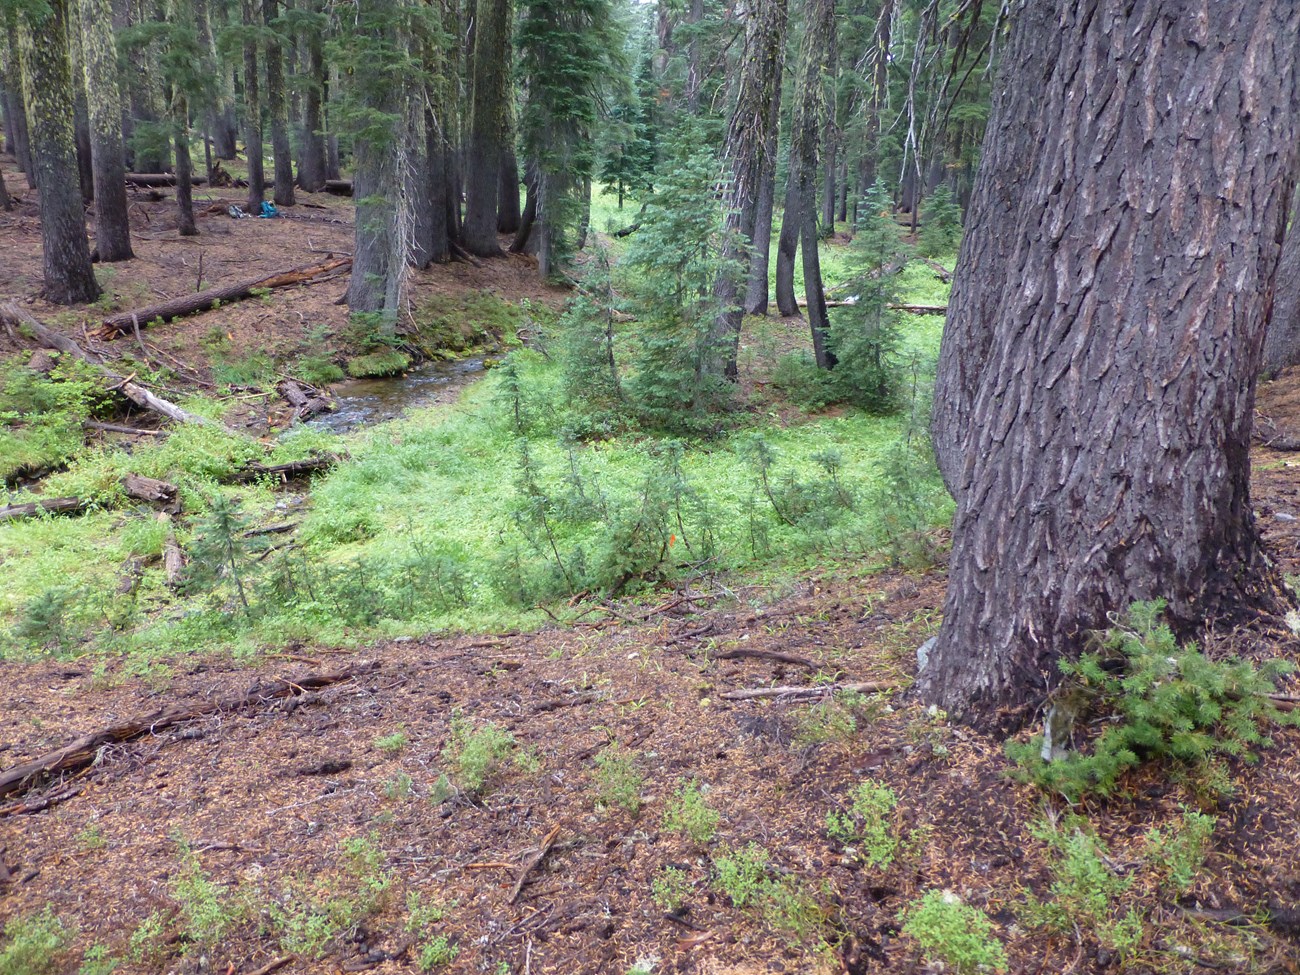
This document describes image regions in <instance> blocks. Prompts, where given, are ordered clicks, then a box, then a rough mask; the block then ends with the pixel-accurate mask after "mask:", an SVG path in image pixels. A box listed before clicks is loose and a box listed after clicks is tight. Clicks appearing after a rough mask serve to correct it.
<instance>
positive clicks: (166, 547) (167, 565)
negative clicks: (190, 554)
mask: <svg viewBox="0 0 1300 975" xmlns="http://www.w3.org/2000/svg"><path fill="white" fill-rule="evenodd" d="M158 520H159V521H161V522H163V523H164V524H165V525H166V526H167V538H166V539H165V540H164V541H163V575H164V578H165V579H166V580H167V586H168V587H169V588H171V589H175V588H176V587H177V586H179V585H180V584H181V577H182V575H183V574H184V572H185V553H184V552H183V551H182V550H181V546H180V543H179V542H177V541H176V531H175V529H174V527H173V525H172V516H171V513H170V512H166V511H162V512H159V514H158Z"/></svg>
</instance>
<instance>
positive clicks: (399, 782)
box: [384, 772, 415, 800]
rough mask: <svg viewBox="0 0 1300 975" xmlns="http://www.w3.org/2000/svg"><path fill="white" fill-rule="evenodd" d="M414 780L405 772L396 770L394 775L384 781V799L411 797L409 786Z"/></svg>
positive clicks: (410, 786) (412, 784)
mask: <svg viewBox="0 0 1300 975" xmlns="http://www.w3.org/2000/svg"><path fill="white" fill-rule="evenodd" d="M414 785H415V781H414V780H413V779H412V778H411V777H410V776H409V775H407V774H406V773H405V772H398V773H397V774H396V775H395V776H393V777H392V778H391V779H389V780H388V781H387V782H385V783H384V797H385V798H386V799H394V800H397V799H409V798H410V797H411V788H412V787H413V786H414Z"/></svg>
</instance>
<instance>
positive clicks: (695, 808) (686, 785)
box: [663, 779, 722, 846]
mask: <svg viewBox="0 0 1300 975" xmlns="http://www.w3.org/2000/svg"><path fill="white" fill-rule="evenodd" d="M721 818H722V817H721V815H720V814H719V813H718V811H717V810H716V809H714V808H712V807H711V806H709V804H708V803H707V802H706V801H705V798H704V792H703V789H702V787H701V786H700V783H699V782H697V781H696V780H694V779H691V780H690V781H683V782H682V783H681V784H680V785H679V786H678V787H677V791H676V792H675V793H674V794H673V797H672V799H670V800H669V801H668V806H667V808H666V809H665V810H664V819H663V823H664V829H666V830H668V831H669V832H670V833H681V834H682V835H683V836H685V837H686V838H687V839H689V840H690V841H691V842H692V843H695V844H697V845H699V846H704V845H705V844H707V843H708V842H709V841H710V840H712V839H713V836H714V834H715V833H717V831H718V822H719V821H720V820H721Z"/></svg>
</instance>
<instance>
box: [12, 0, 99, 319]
mask: <svg viewBox="0 0 1300 975" xmlns="http://www.w3.org/2000/svg"><path fill="white" fill-rule="evenodd" d="M68 3H69V0H50V2H49V3H48V5H47V6H46V7H45V9H44V10H43V11H41V10H40V9H39V8H34V9H28V10H25V11H24V12H23V13H22V14H21V15H20V19H19V31H18V33H19V52H20V59H21V62H22V76H23V98H24V102H25V105H26V110H27V118H28V119H29V121H30V124H31V141H32V146H31V148H32V162H33V165H34V167H35V170H36V188H37V190H38V191H39V192H40V216H41V268H42V272H43V276H44V281H45V295H46V297H47V298H48V299H49V300H50V301H53V302H55V303H56V304H60V305H72V304H79V303H82V302H88V301H94V300H95V299H96V298H97V297H99V285H98V284H96V283H95V273H94V270H93V269H92V268H91V265H90V246H89V244H88V243H87V241H86V219H85V211H84V209H83V204H82V201H81V189H80V187H79V186H78V179H77V148H76V142H75V137H74V134H73V94H72V66H71V64H70V62H69V60H68Z"/></svg>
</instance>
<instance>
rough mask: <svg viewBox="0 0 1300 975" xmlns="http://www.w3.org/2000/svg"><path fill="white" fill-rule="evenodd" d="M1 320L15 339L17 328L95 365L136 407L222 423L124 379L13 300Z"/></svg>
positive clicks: (186, 419) (3, 308) (2, 310)
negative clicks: (183, 408)
mask: <svg viewBox="0 0 1300 975" xmlns="http://www.w3.org/2000/svg"><path fill="white" fill-rule="evenodd" d="M0 322H2V323H3V324H4V325H5V327H6V328H7V329H8V330H9V334H10V335H11V336H13V337H14V338H15V339H17V333H16V332H15V329H18V330H21V331H24V332H26V333H28V334H29V335H30V336H31V337H32V338H33V339H35V340H36V341H37V342H38V343H39V344H41V345H43V346H45V348H47V349H56V350H57V351H59V352H63V353H65V354H67V355H70V356H73V357H74V358H77V359H80V360H81V361H82V362H84V363H86V364H87V365H89V366H91V367H93V368H94V369H96V370H97V371H98V372H100V373H101V374H102V375H103V376H104V377H105V378H106V379H108V380H109V381H110V382H111V385H110V386H109V389H111V390H115V391H117V392H119V393H121V394H122V395H123V396H125V397H126V398H127V399H129V400H130V401H131V402H132V403H134V404H136V406H139V407H142V408H143V409H146V410H151V411H152V412H154V413H158V414H161V415H162V416H165V417H167V418H168V419H170V420H175V421H176V422H177V423H198V424H202V425H205V426H219V425H220V424H217V423H214V422H213V421H212V420H209V419H207V418H206V417H202V416H196V415H195V414H193V413H188V412H186V411H185V410H182V409H181V408H180V407H179V406H177V405H176V404H175V403H173V402H171V401H170V400H165V399H163V398H162V397H161V396H157V395H155V394H153V393H151V392H149V390H147V389H145V388H144V387H143V386H141V385H139V384H138V383H134V382H132V381H131V380H132V379H134V378H135V377H134V376H128V377H125V378H124V377H122V376H119V375H118V374H117V373H115V372H114V371H113V370H112V369H109V368H108V367H107V366H106V365H104V363H103V360H102V359H100V358H99V357H98V356H93V355H91V354H90V353H89V352H87V351H86V350H85V349H83V348H82V347H81V346H80V345H78V344H77V343H76V342H74V341H73V340H72V339H70V338H68V337H67V336H66V335H61V334H59V333H58V332H56V331H54V330H53V329H52V328H46V327H45V326H44V325H42V324H41V323H40V322H38V321H37V320H36V319H35V318H33V317H32V316H31V315H29V314H27V312H25V311H23V310H22V309H21V308H19V307H18V306H17V305H14V304H12V303H11V304H4V305H0Z"/></svg>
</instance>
